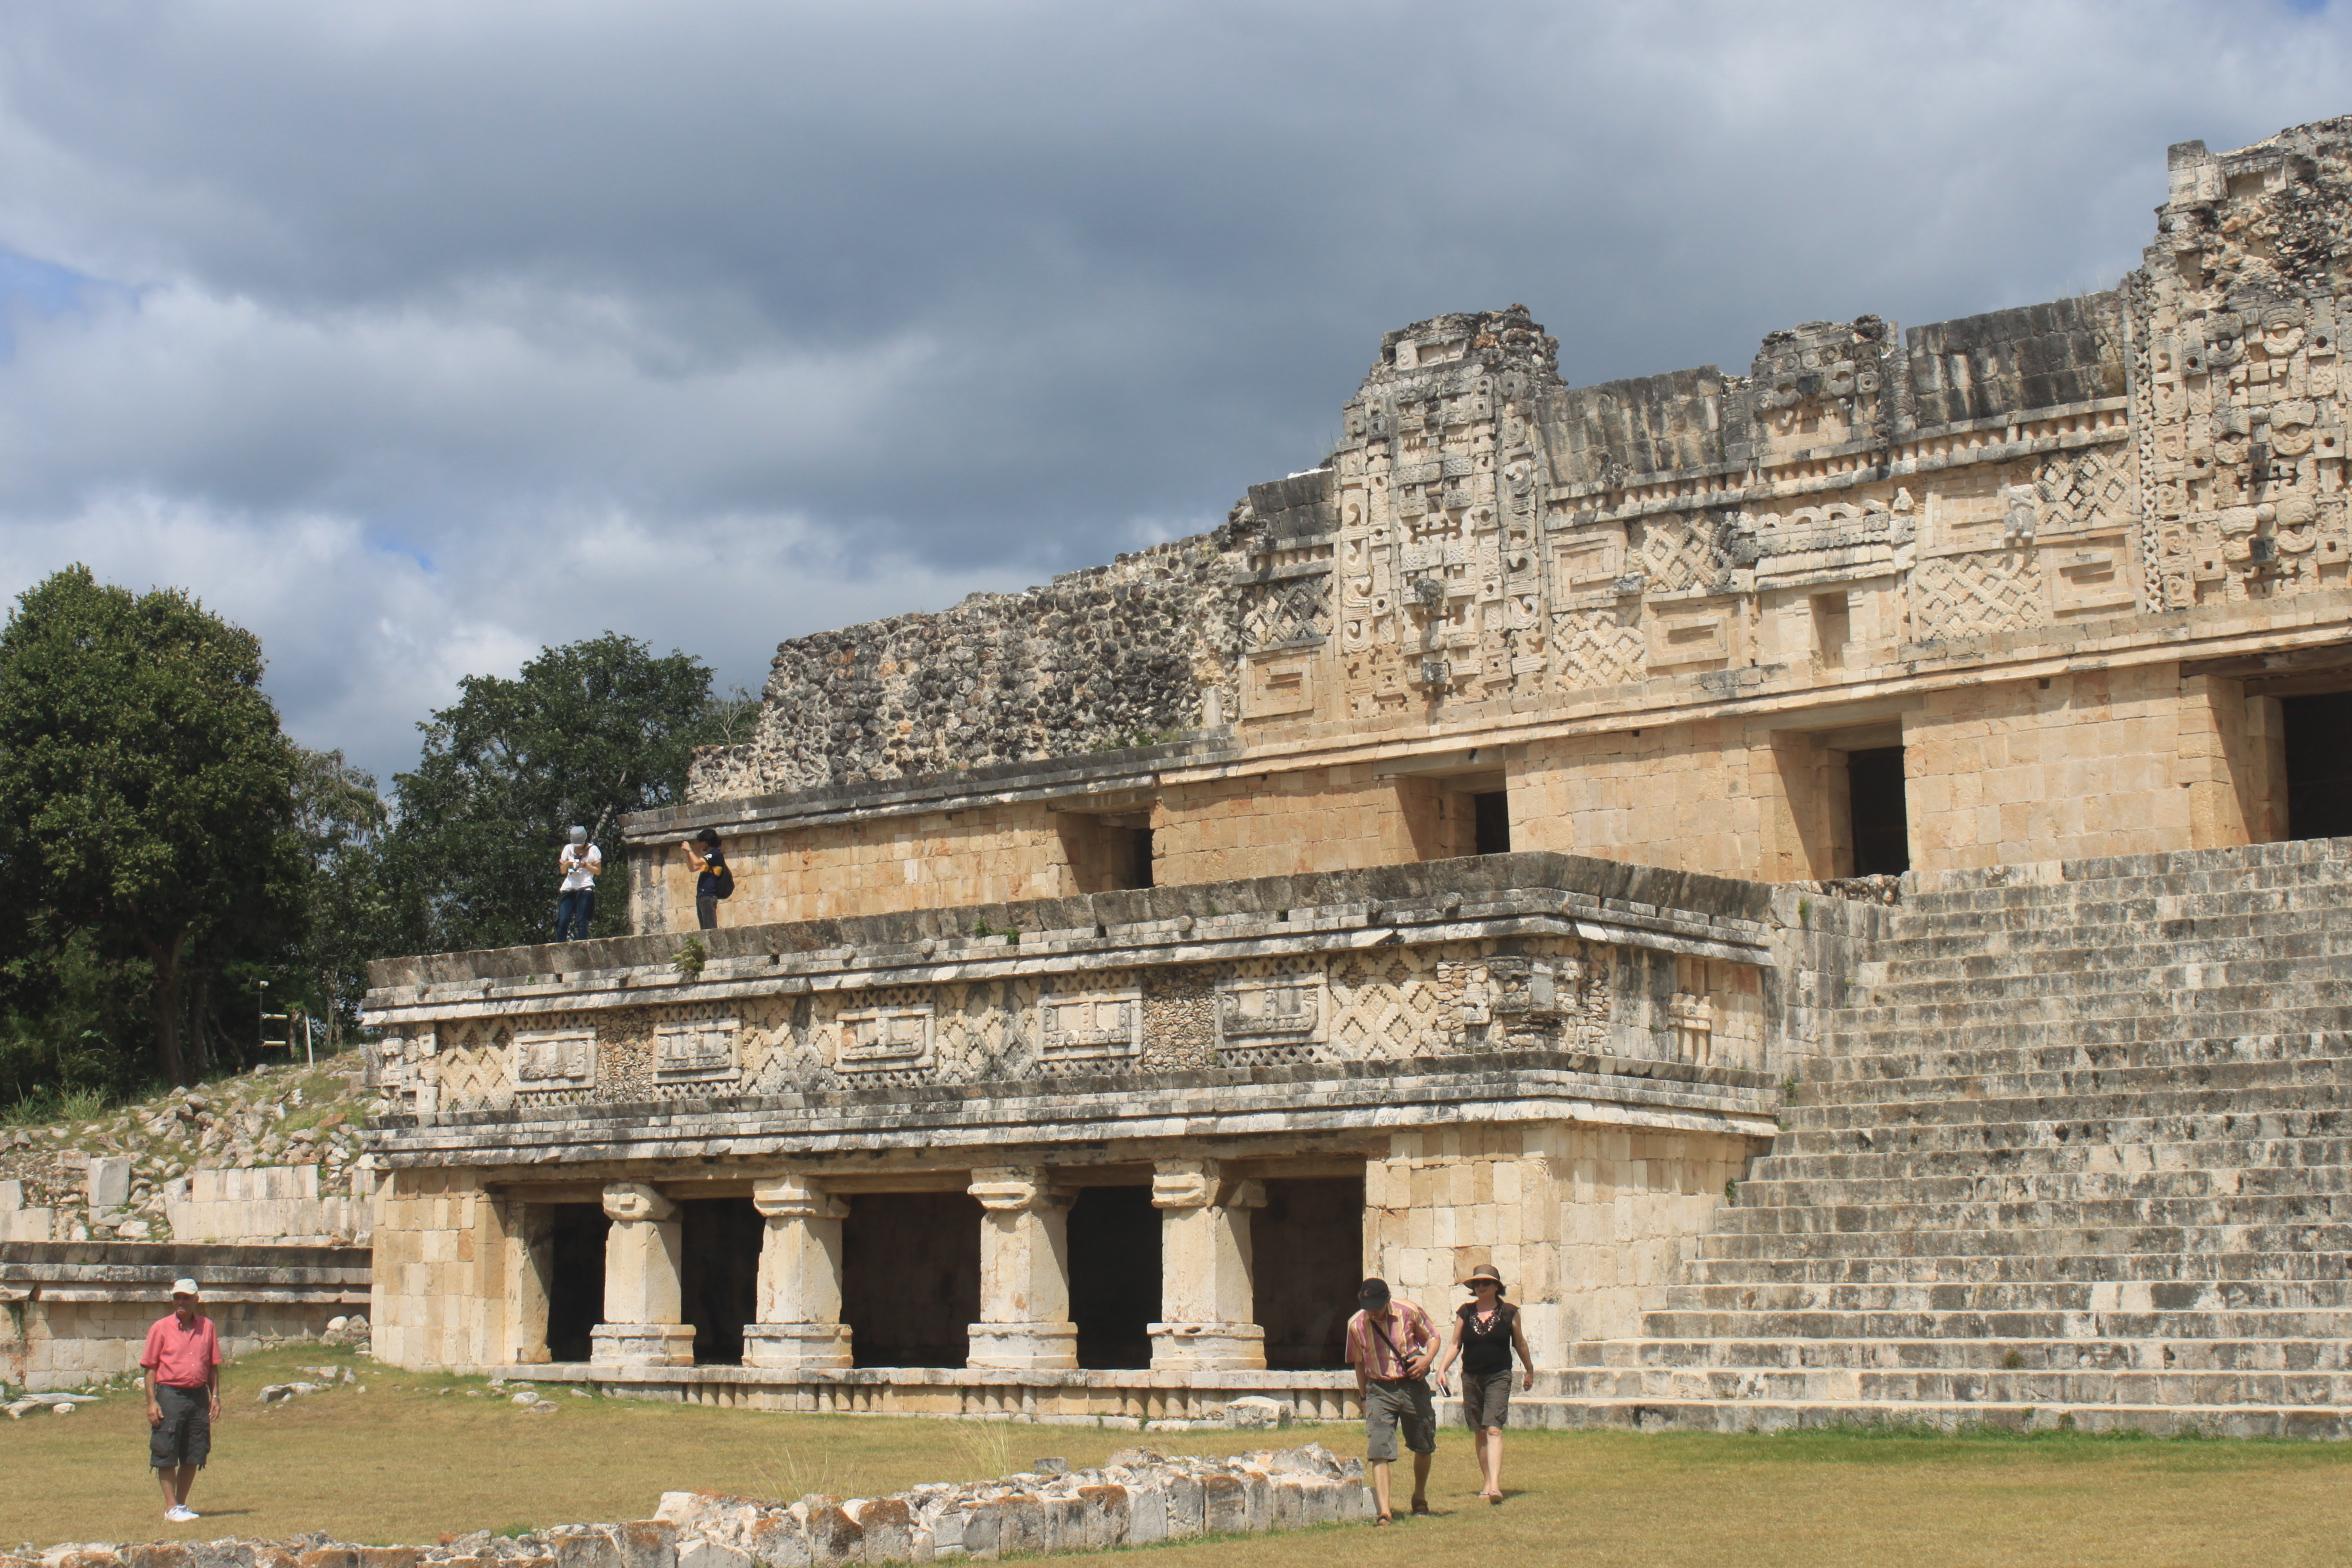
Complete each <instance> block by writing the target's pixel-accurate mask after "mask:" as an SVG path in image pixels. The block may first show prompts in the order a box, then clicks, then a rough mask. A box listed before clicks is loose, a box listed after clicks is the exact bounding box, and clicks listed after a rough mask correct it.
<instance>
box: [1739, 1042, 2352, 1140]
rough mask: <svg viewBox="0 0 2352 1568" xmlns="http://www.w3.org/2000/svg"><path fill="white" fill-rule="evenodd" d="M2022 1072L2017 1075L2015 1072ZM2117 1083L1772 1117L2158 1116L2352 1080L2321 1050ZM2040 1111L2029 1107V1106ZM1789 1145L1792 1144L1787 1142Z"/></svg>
mask: <svg viewBox="0 0 2352 1568" xmlns="http://www.w3.org/2000/svg"><path fill="white" fill-rule="evenodd" d="M2020 1076H2023V1075H2020ZM2111 1076H2121V1077H2124V1078H2125V1079H2126V1081H2125V1082H2124V1083H2122V1084H2118V1085H2113V1086H2104V1085H2103V1086H2101V1087H2098V1088H2096V1089H2091V1088H2077V1089H2075V1090H2073V1091H2072V1092H2067V1091H2064V1090H2058V1089H2052V1088H2043V1089H2040V1090H2036V1089H2033V1088H2030V1087H2026V1086H2014V1087H2013V1086H2002V1087H1999V1088H1996V1087H1994V1086H1993V1084H1992V1083H1991V1082H1988V1081H1987V1080H1983V1079H1980V1080H1978V1081H1979V1082H1980V1083H1983V1084H1985V1087H1984V1089H1983V1091H1982V1092H1980V1093H1976V1094H1969V1093H1966V1092H1960V1091H1956V1092H1953V1093H1950V1094H1947V1095H1943V1096H1940V1097H1938V1096H1912V1097H1906V1098H1904V1099H1899V1100H1897V1099H1869V1100H1861V1101H1848V1100H1843V1099H1840V1100H1837V1101H1833V1102H1832V1103H1830V1104H1826V1105H1807V1104H1805V1103H1803V1099H1802V1094H1801V1092H1800V1097H1799V1100H1798V1103H1796V1104H1794V1105H1784V1106H1783V1107H1782V1108H1781V1112H1780V1123H1781V1126H1782V1128H1783V1129H1784V1131H1785V1132H1786V1133H1787V1134H1788V1135H1789V1136H1790V1137H1791V1138H1792V1139H1797V1138H1801V1137H1803V1136H1804V1135H1807V1134H1811V1133H1814V1132H1821V1131H1847V1132H1861V1131H1875V1130H1877V1129H1880V1128H1886V1127H1912V1126H1941V1127H1960V1126H1965V1125H1969V1124H1973V1123H1983V1122H2003V1123H2013V1122H2026V1121H2036V1120H2041V1119H2043V1117H2044V1116H2046V1115H2047V1114H2048V1113H2049V1112H2051V1111H2063V1112H2064V1113H2065V1116H2066V1119H2067V1120H2069V1121H2090V1120H2094V1119H2097V1118H2101V1117H2115V1116H2135V1115H2136V1116H2166V1115H2174V1114H2186V1113H2192V1112H2199V1111H2209V1112H2212V1113H2214V1114H2216V1115H2251V1114H2255V1113H2258V1112H2261V1111H2269V1110H2292V1109H2295V1108H2298V1107H2301V1106H2307V1105H2312V1104H2321V1105H2324V1104H2328V1103H2331V1102H2334V1103H2342V1102H2343V1101H2344V1100H2345V1098H2346V1096H2345V1091H2346V1089H2347V1088H2352V1057H2344V1056H2325V1057H2317V1058H2311V1059H2307V1060H2304V1061H2300V1062H2275V1063H2258V1064H2251V1065H2249V1066H2246V1067H2243V1068H2238V1069H2234V1070H2233V1069H2223V1068H2197V1069H2190V1070H2175V1069H2170V1068H2154V1069H2140V1070H2138V1071H2136V1072H2135V1071H2131V1070H2126V1071H2125V1072H2123V1073H2120V1074H2111ZM2037 1112H2038V1113H2041V1115H2037V1114H2035V1113H2037ZM1792 1146H1793V1145H1792Z"/></svg>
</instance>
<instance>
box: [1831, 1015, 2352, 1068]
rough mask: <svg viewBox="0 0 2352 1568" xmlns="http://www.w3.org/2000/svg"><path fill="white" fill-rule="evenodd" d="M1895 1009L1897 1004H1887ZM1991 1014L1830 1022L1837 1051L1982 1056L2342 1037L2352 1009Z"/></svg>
mask: <svg viewBox="0 0 2352 1568" xmlns="http://www.w3.org/2000/svg"><path fill="white" fill-rule="evenodd" d="M1888 1011H1889V1012H1890V1013H1891V1012H1892V1009H1889V1010H1888ZM1986 1012H1987V1013H1988V1014H1991V1015H1993V1016H1991V1017H1987V1018H1984V1019H1979V1020H1978V1021H1977V1022H1975V1023H1974V1024H1946V1025H1941V1026H1937V1027H1934V1028H1929V1027H1927V1026H1924V1025H1913V1026H1911V1027H1907V1028H1906V1027H1899V1026H1896V1025H1895V1024H1894V1023H1893V1022H1892V1021H1891V1019H1888V1018H1878V1019H1871V1020H1868V1021H1863V1020H1861V1018H1860V1017H1859V1015H1857V1016H1856V1017H1849V1018H1846V1019H1843V1020H1835V1021H1832V1023H1831V1030H1832V1034H1831V1038H1832V1039H1833V1040H1834V1041H1835V1042H1836V1047H1837V1049H1838V1051H1839V1054H1840V1055H1842V1056H1846V1057H1850V1058H1863V1057H1882V1056H1900V1055H1905V1054H1908V1055H1910V1056H1912V1057H1913V1058H1914V1059H1916V1058H1917V1057H1918V1056H1919V1055H1921V1054H1922V1053H1924V1052H1928V1051H1933V1050H1935V1049H1938V1048H1939V1043H1940V1042H1949V1045H1948V1047H1946V1048H1949V1049H1954V1050H1961V1051H1966V1052H1970V1053H1973V1054H1976V1055H1979V1056H1991V1057H1998V1056H2000V1055H2003V1054H2005V1053H2017V1052H2025V1051H2038V1050H2048V1049H2052V1048H2059V1047H2084V1046H2113V1045H2179V1044H2183V1043H2186V1042H2189V1041H2196V1040H2221V1039H2232V1038H2235V1037H2238V1036H2241V1035H2243V1036H2257V1035H2275V1034H2283V1035H2298V1034H2299V1035H2321V1036H2326V1037H2329V1038H2340V1037H2341V1036H2342V1035H2343V1034H2344V1033H2345V1032H2346V1030H2347V1029H2352V1010H2348V1009H2345V1008H2341V1007H2278V1008H2272V1009H2270V1010H2268V1011H2264V1012H2244V1011H2238V1012H2218V1013H2209V1012H2206V1011H2204V1010H2202V1009H2188V1010H2184V1011H2182V1012H2178V1013H2172V1012H2165V1011H2160V1010H2150V1011H2146V1012H2138V1013H2114V1014H2105V1015H2100V1016H2083V1017H2077V1018H2058V1019H2043V1020H2039V1021H2035V1022H2028V1023H2021V1022H2019V1021H2017V1019H2016V1017H2015V1015H2014V1014H2013V1013H2009V1012H2006V1011H2004V1010H2002V1009H1998V1008H1987V1009H1986Z"/></svg>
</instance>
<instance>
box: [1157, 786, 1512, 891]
mask: <svg viewBox="0 0 2352 1568" xmlns="http://www.w3.org/2000/svg"><path fill="white" fill-rule="evenodd" d="M1469 810H1470V807H1469V802H1468V800H1467V799H1466V798H1465V797H1463V796H1461V795H1460V794H1458V793H1457V792H1451V791H1447V790H1445V789H1443V788H1441V787H1440V786H1439V785H1438V784H1436V783H1434V782H1433V781H1431V780H1428V779H1419V778H1396V777H1386V778H1384V777H1381V776H1379V775H1377V774H1376V773H1375V772H1374V771H1373V769H1372V768H1371V767H1369V766H1358V767H1346V768H1332V769H1318V770H1312V771H1308V770H1300V771H1295V772H1288V773H1275V774H1262V775H1258V776H1255V777H1250V778H1240V779H1219V780H1214V781H1211V782H1205V783H1199V784H1189V785H1183V786H1179V787H1176V788H1173V789H1171V790H1169V791H1168V792H1167V793H1166V795H1165V796H1164V797H1163V798H1162V799H1161V800H1160V802H1159V804H1158V806H1157V808H1156V809H1155V810H1154V811H1153V813H1152V845H1153V877H1154V880H1155V881H1157V882H1162V883H1166V884H1168V885H1170V886H1174V885H1177V884H1181V883H1194V882H1223V881H1230V880H1234V879H1237V878H1242V877H1260V876H1293V875H1298V874H1301V873H1306V872H1316V871H1355V870H1361V869H1364V868H1367V867H1372V866H1393V865H1400V864H1403V863H1406V862H1410V861H1415V860H1437V859H1442V858H1445V857H1446V856H1449V855H1466V854H1468V853H1470V849H1471V843H1470V833H1471V822H1470V818H1469Z"/></svg>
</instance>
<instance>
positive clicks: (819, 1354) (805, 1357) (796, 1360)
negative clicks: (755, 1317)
mask: <svg viewBox="0 0 2352 1568" xmlns="http://www.w3.org/2000/svg"><path fill="white" fill-rule="evenodd" d="M743 1364H744V1365H745V1366H747V1367H783V1368H787V1369H794V1370H797V1369H801V1368H810V1369H817V1368H827V1367H846V1366H850V1365H852V1364H853V1363H852V1361H851V1358H850V1353H849V1325H848V1324H846V1323H746V1324H745V1325H744V1326H743Z"/></svg>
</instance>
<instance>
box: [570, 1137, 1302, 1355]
mask: <svg viewBox="0 0 2352 1568" xmlns="http://www.w3.org/2000/svg"><path fill="white" fill-rule="evenodd" d="M968 1190H969V1191H970V1192H971V1194H972V1196H973V1197H974V1198H976V1199H978V1200H979V1202H980V1209H981V1232H980V1321H979V1322H977V1323H974V1324H973V1325H972V1326H971V1354H970V1360H969V1362H968V1364H969V1365H971V1366H974V1367H1007V1368H1020V1369H1055V1368H1064V1367H1074V1366H1076V1365H1077V1364H1078V1328H1077V1325H1076V1324H1074V1323H1072V1322H1071V1321H1070V1263H1069V1218H1070V1202H1071V1199H1072V1198H1073V1196H1075V1195H1074V1194H1073V1193H1072V1192H1071V1191H1070V1190H1069V1189H1068V1188H1066V1187H1062V1186H1059V1185H1057V1184H1056V1182H1055V1181H1054V1173H1053V1172H1052V1171H1051V1170H1048V1169H1046V1168H1043V1167H1036V1166H1000V1167H992V1168H989V1169H983V1170H976V1171H974V1172H972V1178H971V1185H970V1187H969V1189H968ZM1265 1201H1266V1198H1265V1189H1264V1187H1263V1186H1262V1185H1261V1184H1260V1183H1258V1182H1255V1181H1240V1180H1234V1179H1232V1178H1230V1177H1228V1176H1227V1175H1226V1174H1225V1173H1224V1172H1223V1171H1222V1170H1221V1168H1220V1167H1219V1165H1218V1163H1217V1162H1216V1161H1213V1160H1167V1161H1162V1162H1161V1163H1160V1164H1159V1165H1158V1166H1157V1167H1156V1168H1155V1169H1154V1172H1153V1176H1152V1204H1153V1206H1154V1207H1155V1208H1157V1209H1159V1211H1160V1213H1161V1231H1160V1236H1161V1240H1160V1258H1161V1265H1160V1305H1161V1314H1162V1319H1163V1321H1160V1322H1157V1323H1154V1324H1152V1325H1151V1327H1150V1335H1151V1346H1152V1352H1151V1361H1152V1365H1153V1366H1154V1367H1155V1368H1177V1369H1190V1368H1199V1369H1208V1368H1237V1367H1263V1366H1264V1365H1265V1364H1266V1351H1265V1333H1264V1331H1263V1330H1262V1329H1261V1328H1259V1326H1258V1325H1257V1324H1256V1323H1254V1322H1252V1321H1251V1314H1252V1312H1253V1310H1254V1308H1253V1306H1252V1301H1251V1259H1250V1230H1249V1213H1250V1210H1252V1209H1254V1208H1258V1207H1260V1206H1262V1205H1263V1204H1264V1203H1265ZM752 1202H753V1204H754V1205H755V1206H756V1207H757V1208H758V1209H759V1212H760V1214H761V1216H762V1217H763V1218H764V1219H765V1220H766V1222H767V1228H766V1232H765V1234H764V1236H763V1237H762V1241H761V1246H760V1259H759V1292H758V1298H757V1300H758V1306H757V1312H758V1317H757V1320H756V1321H754V1322H753V1323H751V1324H749V1325H747V1326H746V1327H745V1329H744V1335H743V1338H744V1353H743V1359H744V1362H745V1364H747V1365H750V1366H759V1367H773V1368H779V1369H787V1370H821V1369H825V1368H834V1367H846V1366H848V1365H850V1331H849V1327H848V1325H847V1324H845V1323H844V1322H842V1320H841V1245H842V1221H843V1219H844V1218H846V1217H847V1215H848V1213H849V1207H848V1205H847V1204H845V1203H844V1202H842V1201H841V1200H840V1199H839V1198H837V1197H834V1196H833V1195H831V1194H830V1193H828V1192H826V1191H825V1190H824V1189H823V1187H822V1186H821V1185H820V1184H819V1183H817V1182H815V1181H812V1180H810V1179H808V1178H806V1177H803V1176H797V1175H784V1176H774V1177H770V1178H768V1179H766V1180H764V1181H761V1182H760V1183H758V1184H757V1185H756V1186H755V1187H754V1188H753V1189H752ZM604 1212H605V1214H606V1216H607V1217H608V1218H610V1219H611V1221H612V1229H611V1233H610V1236H609V1238H608V1239H607V1241H606V1244H605V1282H604V1302H605V1307H604V1314H605V1321H604V1322H603V1323H601V1324H599V1325H597V1328H596V1330H595V1333H594V1335H593V1336H592V1345H593V1350H592V1356H593V1359H594V1360H595V1361H597V1362H599V1363H603V1364H608V1365H630V1366H683V1365H686V1364H688V1363H690V1362H691V1361H692V1360H693V1359H694V1330H693V1329H692V1327H690V1326H689V1325H687V1324H686V1323H684V1322H683V1321H681V1315H682V1308H681V1300H680V1291H679V1263H680V1257H679V1248H680V1237H679V1225H678V1207H677V1204H676V1203H674V1202H672V1201H671V1200H670V1199H669V1198H667V1197H665V1196H663V1194H662V1193H661V1192H659V1191H658V1190H656V1189H655V1188H653V1187H651V1186H648V1185H646V1184H645V1183H643V1182H616V1183H614V1184H613V1185H611V1186H608V1187H606V1188H605V1189H604Z"/></svg>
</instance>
